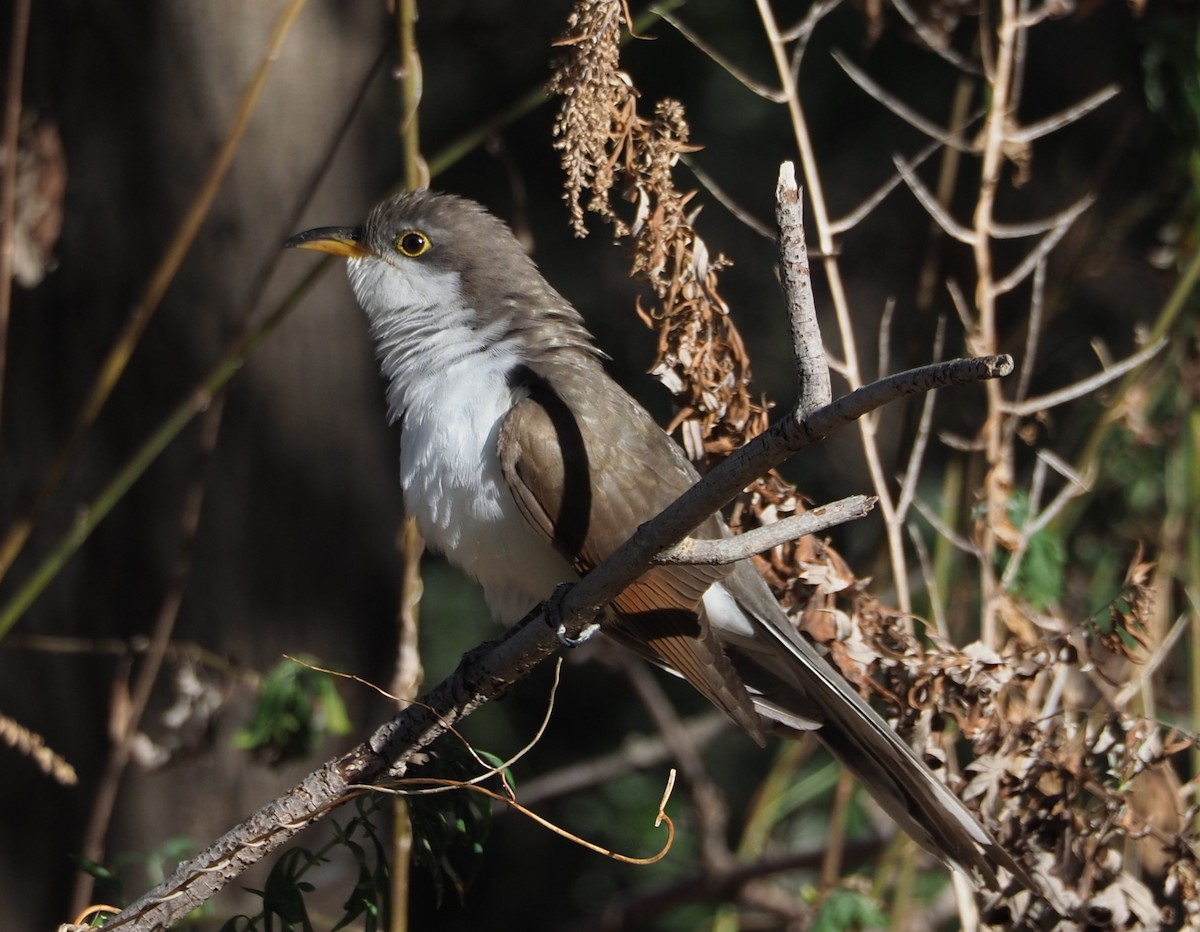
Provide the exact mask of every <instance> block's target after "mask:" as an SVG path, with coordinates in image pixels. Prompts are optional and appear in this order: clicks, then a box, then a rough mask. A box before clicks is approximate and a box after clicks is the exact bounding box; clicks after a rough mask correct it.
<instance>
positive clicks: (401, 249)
mask: <svg viewBox="0 0 1200 932" xmlns="http://www.w3.org/2000/svg"><path fill="white" fill-rule="evenodd" d="M395 246H396V252H398V253H400V254H401V255H403V256H408V257H409V258H410V259H415V258H416V257H417V256H419V255H422V254H424V253H425V252H426V251H427V250H428V249H429V237H428V236H426V235H425V234H424V233H422V232H421V231H420V230H405V231H404V232H403V233H401V234H400V235H399V236H397V237H396V242H395Z"/></svg>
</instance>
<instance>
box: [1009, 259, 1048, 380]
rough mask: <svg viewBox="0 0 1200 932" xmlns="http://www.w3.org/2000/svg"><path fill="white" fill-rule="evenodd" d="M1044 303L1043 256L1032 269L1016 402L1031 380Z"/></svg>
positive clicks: (1040, 334)
mask: <svg viewBox="0 0 1200 932" xmlns="http://www.w3.org/2000/svg"><path fill="white" fill-rule="evenodd" d="M1045 304H1046V259H1045V258H1044V257H1043V258H1042V259H1041V260H1040V261H1039V262H1038V263H1037V265H1036V266H1035V267H1034V270H1033V289H1032V294H1031V295H1030V298H1029V324H1028V330H1027V332H1026V334H1025V354H1024V356H1023V358H1022V359H1021V374H1020V375H1019V376H1018V377H1017V390H1016V392H1015V393H1014V394H1013V397H1014V398H1015V399H1016V400H1017V402H1018V403H1019V402H1021V401H1024V400H1025V398H1026V397H1028V395H1029V383H1030V382H1031V381H1032V380H1033V368H1034V362H1035V361H1036V360H1037V350H1038V340H1040V339H1041V336H1042V312H1043V310H1044V308H1045Z"/></svg>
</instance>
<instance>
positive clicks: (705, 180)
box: [679, 153, 776, 243]
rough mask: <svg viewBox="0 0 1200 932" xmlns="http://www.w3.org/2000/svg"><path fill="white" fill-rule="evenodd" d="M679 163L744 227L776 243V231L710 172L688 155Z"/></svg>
mask: <svg viewBox="0 0 1200 932" xmlns="http://www.w3.org/2000/svg"><path fill="white" fill-rule="evenodd" d="M679 161H680V162H682V163H683V164H684V165H686V166H687V168H688V170H689V171H691V173H692V174H693V175H695V176H696V180H697V181H699V182H700V184H701V185H702V186H703V188H704V190H706V191H707V192H708V193H709V194H711V195H712V198H713V200H714V201H716V202H717V203H718V204H720V205H721V206H722V207H724V208H725V209H726V210H727V211H729V213H731V214H732V215H733V216H734V217H736V218H737V219H738V220H739V221H740V222H741V223H742V225H743V226H745V227H746V228H747V229H749V230H751V231H753V232H755V233H757V234H758V235H759V236H761V237H762V238H763V239H766V240H770V241H771V242H772V243H773V242H775V237H776V234H775V231H774V230H772V229H771V228H770V227H769V226H767V225H766V224H765V223H763V222H762V221H761V220H759V219H758V218H757V217H756V216H754V215H753V214H752V213H750V211H748V210H746V208H744V207H742V205H741V204H739V203H738V202H737V201H735V200H734V199H733V197H732V195H730V194H729V192H728V191H726V190H725V189H724V188H722V187H721V186H720V185H719V184H717V182H716V180H715V179H714V178H713V177H712V176H711V175H710V174H708V172H706V171H704V169H702V168H701V167H700V166H699V164H698V163H697V162H696V160H695V159H694V158H692V157H691V156H689V155H688V154H687V153H683V154H682V155H680V156H679Z"/></svg>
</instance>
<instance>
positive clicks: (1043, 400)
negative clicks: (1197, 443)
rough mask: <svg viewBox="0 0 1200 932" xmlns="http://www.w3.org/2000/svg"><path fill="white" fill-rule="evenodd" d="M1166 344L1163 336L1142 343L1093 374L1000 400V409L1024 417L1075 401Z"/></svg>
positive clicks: (1134, 365)
mask: <svg viewBox="0 0 1200 932" xmlns="http://www.w3.org/2000/svg"><path fill="white" fill-rule="evenodd" d="M1166 345H1167V340H1166V338H1165V337H1164V338H1163V339H1160V340H1158V341H1156V342H1154V343H1151V344H1150V345H1149V346H1146V347H1143V348H1142V349H1140V350H1138V351H1137V352H1136V353H1134V354H1133V355H1132V356H1128V357H1126V358H1125V359H1122V360H1121V361H1120V362H1118V363H1115V364H1113V365H1112V366H1111V367H1110V368H1108V369H1105V370H1103V371H1102V372H1097V373H1096V374H1095V375H1090V376H1088V377H1087V378H1086V379H1080V380H1079V381H1078V382H1072V383H1071V384H1070V385H1067V386H1065V387H1063V388H1060V389H1058V390H1057V391H1053V392H1047V393H1046V394H1045V395H1037V396H1035V397H1033V398H1026V399H1025V400H1024V401H1022V402H1019V403H1018V402H1003V403H1001V406H1000V410H1001V411H1003V412H1004V413H1005V414H1012V415H1015V416H1016V417H1028V416H1029V415H1031V414H1036V413H1038V412H1039V411H1048V410H1050V409H1051V408H1055V407H1057V406H1058V405H1061V404H1066V403H1067V402H1069V401H1075V400H1076V399H1077V398H1083V397H1085V396H1087V395H1090V394H1092V393H1093V392H1095V391H1096V390H1097V389H1100V388H1103V387H1104V386H1105V385H1107V384H1108V383H1109V382H1114V381H1116V380H1117V379H1119V378H1120V377H1121V376H1123V375H1125V373H1127V372H1132V371H1133V370H1135V369H1137V368H1139V367H1140V366H1143V365H1145V364H1146V363H1147V362H1149V361H1150V360H1151V359H1153V358H1154V357H1155V356H1157V355H1158V354H1159V353H1160V352H1161V351H1162V349H1163V347H1164V346H1166Z"/></svg>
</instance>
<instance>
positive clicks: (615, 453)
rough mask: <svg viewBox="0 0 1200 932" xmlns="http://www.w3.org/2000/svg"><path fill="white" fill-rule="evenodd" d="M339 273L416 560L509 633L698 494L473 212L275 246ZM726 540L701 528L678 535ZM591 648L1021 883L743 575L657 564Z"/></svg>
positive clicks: (620, 601)
mask: <svg viewBox="0 0 1200 932" xmlns="http://www.w3.org/2000/svg"><path fill="white" fill-rule="evenodd" d="M286 245H288V246H298V247H301V248H305V249H317V250H321V251H323V252H329V253H334V254H335V255H341V256H346V257H347V258H348V260H349V262H348V266H349V274H350V282H351V284H352V285H353V287H354V293H355V295H356V297H357V298H358V303H359V304H360V305H362V308H363V310H364V311H366V313H367V317H368V319H369V321H370V330H371V336H372V338H373V340H374V343H375V348H376V353H377V355H378V357H379V359H380V365H381V368H382V370H383V375H384V377H385V378H386V379H387V381H388V389H387V401H388V411H389V414H390V418H391V420H392V421H393V422H396V421H399V422H400V429H401V454H400V482H401V485H402V486H403V489H404V504H405V507H406V508H407V510H408V512H409V513H410V514H412V515H415V516H416V519H417V523H418V525H419V527H420V529H421V533H422V534H423V535H424V537H425V540H426V541H427V542H428V544H429V546H430V547H432V548H433V549H435V550H438V551H441V552H442V553H444V554H445V555H446V556H447V557H448V558H449V560H450V561H451V562H452V563H454V564H456V565H457V566H459V567H460V568H461V569H463V570H464V571H465V572H467V573H468V574H469V575H470V576H472V577H473V578H475V579H476V580H477V581H478V582H479V583H480V585H481V586H482V587H483V591H484V595H485V597H486V599H487V602H488V605H489V607H490V608H491V610H492V613H493V614H494V615H496V617H497V618H498V619H499V620H500V621H502V622H505V623H507V624H511V623H513V622H515V621H517V620H518V619H520V618H521V617H523V616H524V615H525V614H526V613H527V612H529V611H530V609H532V608H533V607H534V606H536V605H537V604H538V603H539V602H540V601H542V600H544V599H546V598H547V597H548V596H549V595H550V594H551V592H552V591H553V590H554V588H555V586H556V585H558V584H559V583H562V582H570V581H574V580H577V579H578V578H579V577H580V576H581V575H583V574H585V573H587V572H588V570H590V569H592V568H593V567H595V566H596V565H598V564H599V563H600V562H601V561H602V560H604V559H605V558H606V557H607V556H608V555H609V554H610V553H612V552H613V551H614V550H615V549H616V548H617V547H618V546H619V545H620V544H622V543H624V542H625V540H626V539H627V538H628V537H630V536H631V535H632V534H633V532H634V531H635V530H637V527H638V525H640V524H642V523H643V522H644V521H646V520H648V519H649V518H651V517H653V516H654V515H656V514H657V513H658V512H659V511H661V510H662V509H663V508H665V507H666V506H667V505H669V504H670V503H671V502H673V501H674V500H675V499H676V498H678V497H679V496H680V495H681V494H682V493H683V492H685V491H687V489H688V488H689V487H690V486H691V485H692V484H693V483H694V482H695V481H696V479H697V474H696V471H695V470H694V469H693V468H692V465H691V464H690V463H689V462H688V460H687V458H686V457H685V456H684V455H683V453H682V451H681V450H680V449H679V447H678V446H677V445H676V444H675V443H674V442H673V441H672V440H671V439H670V437H668V436H667V434H666V433H664V432H663V430H662V429H661V428H660V427H659V426H658V424H656V423H655V422H654V420H653V419H652V418H651V417H650V415H649V414H647V413H646V411H645V410H644V409H643V408H642V407H641V406H640V405H639V404H638V403H637V402H636V401H634V400H633V399H632V398H631V397H630V396H629V395H628V394H626V393H625V391H624V390H623V389H622V388H621V387H620V386H619V385H617V383H616V382H614V381H613V380H612V379H611V378H609V376H608V375H607V374H606V373H605V371H604V368H603V366H602V365H601V361H602V359H603V358H604V357H603V354H602V353H601V352H600V351H599V350H597V349H596V347H595V346H594V345H593V344H592V338H591V335H590V334H589V333H588V331H587V330H586V329H585V328H584V325H583V320H582V318H581V317H580V315H579V313H578V312H577V311H576V310H575V309H574V308H573V307H572V306H571V305H570V304H569V303H568V302H567V301H566V299H564V298H563V297H562V295H560V294H559V293H558V292H557V291H555V290H554V289H553V288H552V287H550V285H549V284H548V283H547V282H546V280H545V279H544V278H543V277H542V275H541V274H540V273H539V272H538V270H537V267H536V266H535V265H534V264H533V262H532V261H531V260H530V258H529V257H528V256H527V255H526V254H525V251H524V250H523V249H522V247H521V245H520V243H519V242H518V241H517V239H516V237H514V236H513V235H512V233H511V232H510V231H509V229H508V227H507V226H505V225H504V224H503V223H502V222H501V221H499V220H497V219H496V218H495V217H493V216H492V215H491V214H489V213H488V212H487V211H485V210H484V209H483V208H482V207H480V206H479V205H478V204H476V203H474V202H472V201H468V200H464V199H462V198H458V197H454V196H451V195H445V194H435V193H431V192H418V193H414V194H403V195H400V196H397V197H393V198H390V199H388V200H386V201H384V202H383V203H382V204H380V205H379V206H378V207H376V208H375V209H374V210H373V211H372V212H371V214H370V216H369V217H368V218H367V222H366V225H365V226H363V227H355V228H350V227H326V228H322V229H317V230H309V231H308V232H306V233H301V234H299V235H297V236H294V237H292V238H291V239H290V240H288V242H287V244H286ZM726 533H728V532H727V531H726V529H725V526H724V523H723V522H722V520H721V518H720V517H719V516H714V517H712V518H710V519H709V520H708V521H707V522H706V523H705V524H704V525H702V526H701V527H700V528H699V529H697V531H696V532H695V535H696V536H699V537H709V538H712V537H718V536H722V535H724V534H726ZM602 630H603V631H604V633H605V634H607V635H610V636H612V637H614V638H615V639H616V640H618V641H619V642H621V643H622V644H625V645H626V646H628V647H631V648H632V649H634V650H635V651H637V652H638V653H639V654H641V655H642V656H644V657H647V658H649V659H650V660H652V661H654V662H655V663H657V664H659V665H661V666H663V667H666V668H667V669H670V670H672V671H674V672H676V673H678V674H679V675H681V676H683V677H684V678H685V679H687V680H688V681H689V682H690V683H692V685H694V686H695V687H696V688H697V689H698V690H699V691H700V692H701V693H703V694H704V695H705V696H706V697H707V698H708V699H709V700H710V701H711V702H712V703H713V704H714V705H716V706H717V707H718V708H720V709H722V710H723V711H724V712H726V713H727V714H728V715H729V716H730V717H731V718H732V719H733V720H734V721H735V722H737V724H738V725H740V726H741V727H742V728H743V729H745V730H746V731H747V732H748V733H749V734H750V735H751V736H752V737H753V738H754V739H755V740H756V741H758V742H759V743H760V744H761V743H762V742H763V734H764V732H765V731H766V730H768V729H782V730H808V729H817V734H818V735H819V737H820V738H821V739H822V740H823V741H824V742H825V744H826V745H828V747H829V749H830V750H831V751H833V753H834V754H835V755H836V756H837V757H838V758H840V759H841V760H842V762H843V763H845V764H846V765H847V766H848V767H849V768H850V769H851V770H852V771H853V772H854V773H855V774H856V775H857V776H858V777H859V779H860V780H861V781H862V782H863V783H864V784H865V785H866V787H867V789H868V790H870V792H871V794H872V795H873V796H874V797H875V798H876V800H878V801H879V803H880V805H882V806H883V808H884V809H885V810H886V811H887V812H888V813H889V814H890V815H891V816H892V818H893V819H895V820H896V822H897V823H899V825H900V826H901V827H903V828H904V829H905V831H907V832H908V833H909V834H910V835H912V837H913V838H915V839H916V840H917V841H918V842H920V843H921V844H922V845H923V846H924V847H925V848H927V849H928V850H930V851H931V852H933V853H934V854H936V855H938V856H939V857H941V858H942V859H943V860H945V861H947V862H949V863H951V864H953V865H956V866H959V867H961V868H964V869H966V870H968V871H973V872H976V873H977V874H978V876H980V877H981V878H982V879H983V880H984V881H985V882H987V883H988V885H989V886H995V883H996V878H995V870H994V869H995V868H996V867H1001V866H1002V867H1004V868H1006V869H1008V870H1009V871H1011V872H1012V873H1014V874H1018V875H1021V876H1023V872H1022V871H1021V870H1020V868H1018V867H1017V866H1016V865H1015V864H1014V863H1013V861H1012V859H1011V858H1010V857H1009V856H1008V855H1007V853H1006V852H1004V851H1003V850H1002V849H1000V848H999V846H998V845H997V844H996V843H995V841H993V839H992V838H991V837H990V836H989V835H988V833H987V832H986V831H985V830H984V829H983V828H982V827H981V826H980V825H979V823H978V822H977V821H976V820H975V818H974V817H973V816H972V815H971V813H970V812H969V811H968V810H967V808H966V807H965V806H964V805H963V804H962V803H961V802H960V801H959V800H958V799H957V797H955V796H954V795H953V794H952V793H950V791H949V790H948V789H947V788H946V787H945V786H944V785H943V784H942V783H941V782H940V781H938V779H937V778H936V777H934V776H933V774H932V773H930V771H929V770H928V768H927V767H926V766H925V765H924V764H923V763H922V762H921V760H920V759H919V758H918V757H917V755H916V754H914V753H913V751H912V750H911V749H910V748H909V747H908V746H907V745H906V744H904V743H903V742H902V741H900V740H899V738H897V736H896V735H895V734H894V733H893V732H892V730H891V729H890V728H889V727H888V725H887V723H886V722H884V721H883V719H882V718H880V717H879V716H878V715H877V714H876V713H875V712H874V711H873V710H872V709H871V708H870V706H868V705H867V703H866V702H864V701H863V700H862V699H861V698H860V697H859V695H858V694H857V693H856V692H854V691H853V690H852V689H851V688H850V687H849V685H848V684H847V683H846V681H845V680H844V679H843V678H842V677H841V676H839V675H838V674H837V673H836V672H835V671H834V670H833V669H832V667H830V666H829V665H828V664H827V663H826V662H825V661H824V660H823V659H822V658H821V656H820V655H819V654H818V653H817V651H816V650H815V649H814V648H813V647H812V646H811V645H810V644H809V643H808V642H807V641H806V640H805V639H804V638H803V637H802V636H801V635H799V634H798V633H797V632H796V630H795V629H794V627H793V626H792V625H791V624H790V623H789V621H788V619H787V617H786V616H785V615H784V613H783V611H782V609H781V608H780V607H779V605H778V603H777V602H776V601H775V599H774V597H773V596H772V595H771V592H770V590H769V589H768V588H767V586H766V584H765V583H764V581H763V579H762V577H761V576H759V575H758V573H757V572H756V571H755V570H754V568H753V566H751V565H750V564H748V563H745V562H742V563H738V564H735V565H734V566H732V567H713V566H675V565H672V566H656V567H654V568H652V569H649V570H647V572H646V573H645V574H644V575H642V577H641V578H640V579H638V581H637V582H635V583H633V584H632V585H631V586H630V587H629V588H628V589H626V590H625V591H624V592H623V593H622V594H621V595H620V596H618V597H617V598H616V599H615V600H614V601H613V604H612V606H611V608H610V611H609V613H608V617H607V619H606V621H605V624H604V625H603V629H602Z"/></svg>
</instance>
